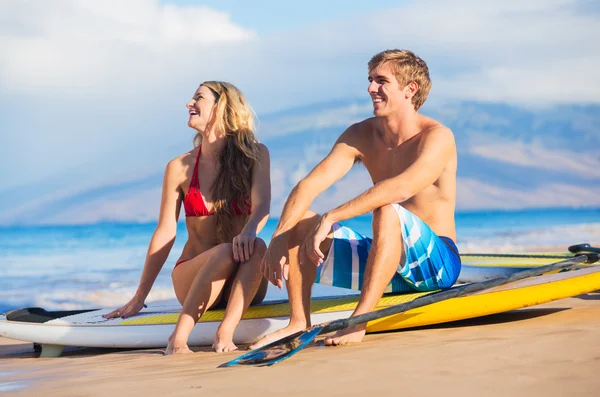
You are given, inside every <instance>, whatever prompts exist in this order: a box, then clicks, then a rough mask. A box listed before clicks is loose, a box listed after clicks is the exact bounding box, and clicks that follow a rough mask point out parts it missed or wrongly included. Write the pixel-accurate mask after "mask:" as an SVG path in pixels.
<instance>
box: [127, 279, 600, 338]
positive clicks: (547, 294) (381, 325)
mask: <svg viewBox="0 0 600 397" xmlns="http://www.w3.org/2000/svg"><path fill="white" fill-rule="evenodd" d="M562 274H565V273H562ZM544 277H545V276H544ZM531 280H532V281H534V279H531ZM507 288H508V287H507ZM596 289H600V271H594V272H592V273H588V272H586V273H585V274H582V275H580V276H577V275H576V273H570V272H569V277H568V278H565V279H559V280H549V281H548V282H544V283H540V284H535V285H530V286H523V287H519V288H509V289H506V290H502V291H497V292H492V291H490V292H485V293H480V294H476V295H471V296H465V297H461V298H454V299H450V300H446V301H441V302H438V303H435V304H432V305H428V306H425V307H422V308H419V309H414V310H410V311H407V312H405V313H401V314H397V315H394V316H392V317H387V318H384V319H378V320H375V321H372V322H370V323H369V324H368V326H367V332H379V331H389V330H394V329H402V328H411V327H418V326H424V325H431V324H439V323H442V322H449V321H456V320H463V319H468V318H474V317H480V316H486V315H489V314H495V313H502V312H504V311H508V310H514V309H519V308H523V307H528V306H532V305H537V304H540V303H545V302H549V301H552V300H556V299H562V298H566V297H570V296H575V295H580V294H583V293H586V292H590V291H594V290H596ZM427 294H428V293H415V294H404V295H389V296H384V297H383V298H382V299H381V300H380V301H379V303H378V305H377V307H376V309H383V308H385V307H389V306H393V305H398V304H401V303H406V302H410V301H412V300H414V299H416V298H418V297H419V296H423V295H427ZM357 302H358V296H353V297H344V298H332V299H323V300H313V301H312V302H311V312H312V313H330V312H337V311H350V310H353V309H354V308H355V307H356V304H357ZM223 314H224V311H223V310H211V311H208V312H206V313H205V314H204V315H203V316H202V318H201V319H200V320H199V322H211V321H221V320H222V319H223ZM289 314H290V310H289V304H288V303H280V304H274V305H260V306H252V307H250V309H249V310H248V312H247V313H246V314H245V315H244V319H258V318H269V317H286V316H289ZM178 318H179V313H168V314H150V315H146V316H141V317H137V316H136V317H134V318H131V319H128V320H124V321H122V322H120V323H119V325H150V324H174V323H176V322H177V319H178Z"/></svg>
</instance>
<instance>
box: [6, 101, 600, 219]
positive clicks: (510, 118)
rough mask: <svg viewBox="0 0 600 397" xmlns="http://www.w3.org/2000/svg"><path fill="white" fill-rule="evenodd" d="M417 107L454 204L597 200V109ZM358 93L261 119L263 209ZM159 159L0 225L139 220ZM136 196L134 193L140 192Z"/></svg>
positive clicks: (322, 203) (341, 187)
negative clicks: (442, 138)
mask: <svg viewBox="0 0 600 397" xmlns="http://www.w3.org/2000/svg"><path fill="white" fill-rule="evenodd" d="M422 111H423V113H424V114H426V115H428V116H431V117H433V118H435V119H437V120H439V121H441V122H442V123H444V124H445V125H447V126H448V127H450V128H451V129H452V131H453V132H454V134H455V137H456V143H457V147H458V152H459V169H458V198H457V200H458V201H457V207H458V209H460V210H474V209H516V208H532V207H536V208H543V207H582V206H583V207H598V206H600V155H599V154H598V150H597V148H598V147H600V106H599V105H561V106H555V107H548V108H524V107H518V106H511V105H507V104H502V103H480V102H458V101H457V102H451V103H450V102H432V103H428V104H426V106H425V107H424V108H423V110H422ZM371 114H372V106H371V103H370V101H365V100H362V99H361V100H352V99H348V100H338V101H331V102H328V103H320V104H314V105H310V106H304V107H298V108H294V109H289V110H285V111H282V112H278V113H273V114H269V115H266V116H264V117H261V120H260V124H259V137H260V139H261V140H262V141H263V142H264V143H265V144H266V145H267V146H268V147H269V149H270V152H271V172H272V196H273V202H272V213H273V215H274V216H276V215H278V214H279V212H280V211H281V208H282V206H283V203H284V202H285V199H286V197H287V194H288V193H289V192H290V190H291V189H292V188H293V186H294V185H295V184H296V183H297V181H298V180H300V179H301V178H302V177H303V176H304V175H306V174H307V172H308V171H310V169H311V168H312V167H314V165H315V164H317V162H318V161H319V160H321V159H322V158H323V157H324V156H325V155H326V154H327V153H328V152H329V150H330V149H331V146H332V145H333V143H334V142H335V139H336V138H337V137H338V136H339V134H340V133H341V132H342V131H343V130H344V129H345V128H346V127H347V126H349V125H350V124H352V123H354V122H357V121H359V120H362V119H364V118H367V117H370V116H371ZM163 169H164V164H156V173H150V174H149V175H146V176H145V177H143V178H139V179H136V180H130V181H127V182H120V183H113V184H100V185H99V186H95V187H92V188H89V189H87V190H84V191H76V192H68V191H61V192H52V193H48V194H43V193H41V192H37V193H38V194H37V195H35V196H34V197H35V198H34V199H30V200H28V201H27V200H25V201H22V202H19V205H18V206H12V207H10V206H9V208H5V209H4V210H3V211H2V212H0V223H3V224H14V223H26V224H31V223H44V224H57V223H58V224H61V223H92V222H99V221H149V220H154V219H156V217H157V214H158V207H159V201H160V184H161V182H162V170H163ZM370 185H371V181H370V178H369V176H368V174H367V172H366V170H365V169H364V167H361V166H357V167H355V169H353V170H352V171H351V172H350V173H349V174H348V175H346V176H345V177H344V178H342V180H340V181H339V182H338V183H337V184H335V185H334V186H332V187H331V188H330V189H329V190H328V191H326V192H325V193H324V195H323V196H322V197H320V198H319V199H318V200H317V201H316V202H315V203H314V205H313V206H312V207H311V208H313V209H314V210H316V211H324V210H326V209H328V208H331V207H332V206H335V205H337V204H339V203H341V202H342V201H344V200H347V199H349V198H351V197H353V196H356V195H357V194H358V193H360V192H361V191H364V190H365V189H367V188H368V187H369V186H370ZM140 198H141V199H140Z"/></svg>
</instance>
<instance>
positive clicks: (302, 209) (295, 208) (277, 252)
mask: <svg viewBox="0 0 600 397" xmlns="http://www.w3.org/2000/svg"><path fill="white" fill-rule="evenodd" d="M357 133H358V127H357V126H351V127H350V128H348V129H347V130H346V131H345V132H344V133H343V134H342V135H341V136H340V137H339V138H338V140H337V141H336V143H335V145H334V146H333V149H331V152H330V153H329V154H328V155H327V157H325V159H323V161H321V162H320V163H319V164H318V165H317V166H316V167H315V168H314V169H313V170H312V171H311V172H310V173H309V174H308V175H307V176H306V177H305V178H304V179H302V180H301V181H300V182H299V183H298V184H297V185H296V187H294V189H293V190H292V193H291V194H290V196H289V197H288V199H287V201H286V202H285V205H284V207H283V211H282V213H281V217H280V220H279V223H278V225H277V228H276V229H275V233H273V238H272V239H271V243H270V244H269V248H268V249H267V252H266V253H265V255H264V257H263V262H262V265H261V266H262V270H263V274H264V276H265V278H266V279H267V280H269V281H270V282H271V283H273V285H275V286H277V287H279V288H280V289H282V288H283V281H282V277H284V276H285V278H286V279H287V271H286V270H287V268H288V265H289V259H288V258H287V252H288V241H289V233H288V232H289V231H290V230H291V229H292V228H294V227H295V226H296V225H297V224H298V222H300V220H301V219H302V217H303V216H304V214H305V213H306V211H307V210H308V207H310V205H311V203H312V202H313V200H314V199H315V198H316V197H317V196H318V195H319V194H321V193H323V192H324V191H325V190H326V189H327V188H328V187H329V186H331V185H332V184H333V183H334V182H335V181H337V180H338V179H340V178H341V177H342V176H344V175H345V174H346V173H348V171H349V170H350V168H352V165H353V164H354V161H355V159H356V157H357V156H358V155H359V151H358V150H357V149H356V146H355V143H354V142H355V141H356V134H357ZM284 268H285V270H284Z"/></svg>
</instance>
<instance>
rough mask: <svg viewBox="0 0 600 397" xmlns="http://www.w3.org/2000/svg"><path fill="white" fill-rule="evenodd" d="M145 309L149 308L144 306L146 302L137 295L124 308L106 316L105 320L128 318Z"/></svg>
mask: <svg viewBox="0 0 600 397" xmlns="http://www.w3.org/2000/svg"><path fill="white" fill-rule="evenodd" d="M143 307H148V306H146V305H145V304H144V300H143V299H141V298H140V296H139V295H138V294H137V293H136V294H135V295H134V296H133V298H131V300H130V301H129V302H127V303H126V304H125V305H124V306H123V307H121V308H119V309H117V310H113V311H112V312H110V313H108V314H105V315H104V316H102V317H104V318H117V317H121V318H128V317H131V316H133V315H136V314H137V313H139V312H140V310H142V308H143Z"/></svg>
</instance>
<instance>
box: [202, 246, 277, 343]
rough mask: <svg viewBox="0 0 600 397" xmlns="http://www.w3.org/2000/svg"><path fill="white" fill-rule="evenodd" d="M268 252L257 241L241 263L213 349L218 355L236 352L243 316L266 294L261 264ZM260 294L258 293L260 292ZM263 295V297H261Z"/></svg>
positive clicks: (265, 247)
mask: <svg viewBox="0 0 600 397" xmlns="http://www.w3.org/2000/svg"><path fill="white" fill-rule="evenodd" d="M266 250H267V245H266V244H265V242H264V241H263V240H261V239H256V241H255V243H254V253H253V255H252V257H251V258H250V260H249V261H248V262H246V263H240V264H239V267H238V270H237V273H236V275H235V278H234V280H233V283H232V284H231V294H230V295H229V298H228V303H227V308H226V309H225V315H224V317H223V321H222V322H221V324H220V325H219V329H218V330H217V334H216V335H215V341H214V343H213V349H214V350H215V351H216V352H217V353H221V352H228V351H232V350H236V349H237V346H236V345H235V344H234V343H233V332H234V331H235V328H236V327H237V325H238V324H239V322H240V320H241V319H242V315H243V314H244V313H245V312H246V310H248V306H250V303H252V302H255V301H256V300H257V298H260V301H262V299H263V298H264V294H265V293H266V283H264V282H263V280H264V278H263V275H262V272H261V270H260V264H261V261H262V258H263V255H264V254H265V251H266ZM261 286H262V290H261V291H260V294H259V293H257V292H259V289H261ZM259 295H261V296H259Z"/></svg>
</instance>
